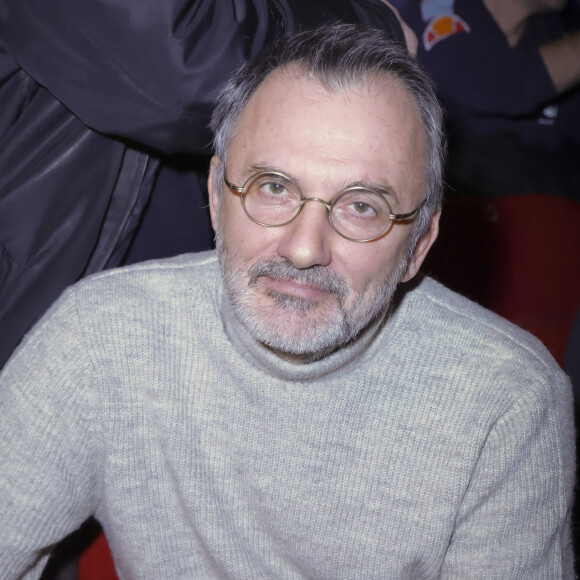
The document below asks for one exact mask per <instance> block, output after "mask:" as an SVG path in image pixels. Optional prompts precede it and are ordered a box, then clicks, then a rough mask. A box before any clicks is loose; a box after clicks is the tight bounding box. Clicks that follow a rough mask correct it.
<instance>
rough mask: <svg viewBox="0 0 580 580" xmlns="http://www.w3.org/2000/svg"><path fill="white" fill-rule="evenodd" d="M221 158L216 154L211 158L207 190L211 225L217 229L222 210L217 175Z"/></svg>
mask: <svg viewBox="0 0 580 580" xmlns="http://www.w3.org/2000/svg"><path fill="white" fill-rule="evenodd" d="M219 163H220V159H219V157H217V156H216V155H214V156H213V157H212V158H211V162H210V164H209V176H208V178H207V190H208V192H209V214H210V216H211V225H212V226H213V229H214V231H215V229H216V226H217V221H218V216H219V212H220V192H219V191H216V183H215V176H216V172H217V168H218V166H219Z"/></svg>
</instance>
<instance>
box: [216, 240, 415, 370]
mask: <svg viewBox="0 0 580 580" xmlns="http://www.w3.org/2000/svg"><path fill="white" fill-rule="evenodd" d="M216 246H217V249H218V255H219V260H220V264H221V267H222V274H223V278H224V283H225V287H226V291H227V294H228V297H229V300H230V303H231V306H232V308H233V311H234V314H235V316H236V317H237V318H238V320H239V321H240V322H241V323H242V325H243V326H244V327H245V328H246V329H247V331H248V332H249V333H250V335H251V336H252V337H253V338H255V339H256V340H258V341H259V342H261V343H263V344H264V345H266V346H267V347H269V348H270V349H272V350H274V351H275V352H277V353H278V354H280V355H289V357H290V358H292V357H297V358H299V359H300V361H301V362H309V361H313V360H317V359H320V358H322V357H324V356H325V355H327V354H329V353H330V352H332V351H334V350H336V349H337V348H340V347H341V346H343V345H345V344H347V343H349V342H350V341H352V340H354V339H355V338H356V336H357V335H358V334H359V332H361V331H362V330H363V329H364V328H366V327H367V326H368V325H369V324H370V323H371V322H372V321H373V320H374V319H375V318H376V317H377V315H378V314H379V313H382V312H384V311H385V310H386V309H387V308H388V307H389V305H390V303H391V299H392V296H393V294H394V292H395V290H396V288H397V285H398V284H399V282H400V280H401V278H402V276H403V275H404V273H405V271H406V269H407V265H408V262H409V260H408V259H406V260H403V261H402V262H401V264H400V265H399V267H398V269H397V270H396V271H395V272H394V273H393V275H391V276H389V277H388V278H386V279H385V280H384V281H383V282H382V283H381V284H380V285H379V286H378V288H375V289H374V290H373V288H371V287H370V284H367V285H366V286H365V288H364V289H363V290H361V291H359V292H355V291H353V290H352V288H351V287H350V285H349V284H348V282H347V281H346V280H345V279H344V278H343V277H342V276H340V275H339V274H337V273H336V272H334V271H332V270H331V269H330V268H328V267H325V266H312V267H310V268H306V269H303V270H301V269H297V268H295V267H294V266H293V264H292V263H291V262H290V260H288V259H286V258H281V257H271V258H260V259H259V260H258V261H257V262H256V263H254V264H253V265H252V266H251V267H250V268H249V270H245V269H244V268H245V266H244V264H243V262H242V261H241V260H240V259H239V258H237V257H235V256H232V255H230V254H229V253H228V252H227V251H226V250H225V248H224V245H223V242H222V240H221V235H220V233H219V231H218V232H216ZM264 277H267V278H270V279H274V280H286V279H289V280H295V281H297V282H300V283H303V284H308V285H312V286H314V287H316V288H320V289H321V290H324V291H325V292H328V293H330V294H332V295H333V296H334V298H335V302H334V304H333V303H332V302H331V303H330V304H327V303H326V301H325V304H319V303H317V302H316V301H313V300H308V299H305V298H300V297H297V296H290V295H288V294H283V293H280V292H276V291H274V290H268V291H267V292H266V293H265V294H266V295H267V296H268V297H269V298H270V299H271V302H272V304H271V305H270V306H268V307H266V308H264V307H261V306H260V305H259V297H258V294H257V290H256V285H257V284H258V282H259V280H260V279H261V278H264ZM246 279H247V280H248V281H247V283H246V282H245V280H246ZM353 293H354V294H355V295H354V296H353ZM349 298H350V300H349ZM347 302H350V304H351V306H346V303H347ZM296 319H298V320H296ZM286 321H290V322H289V323H285V322H286ZM292 327H294V328H295V330H294V332H293V331H292V330H293V328H292Z"/></svg>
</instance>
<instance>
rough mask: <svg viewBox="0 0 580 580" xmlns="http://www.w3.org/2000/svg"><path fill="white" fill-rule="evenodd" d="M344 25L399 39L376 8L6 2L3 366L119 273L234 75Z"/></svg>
mask: <svg viewBox="0 0 580 580" xmlns="http://www.w3.org/2000/svg"><path fill="white" fill-rule="evenodd" d="M337 20H341V21H346V22H363V23H365V24H368V25H372V26H375V27H380V28H384V29H387V30H391V31H392V32H393V34H395V35H397V37H398V38H399V39H401V41H402V38H403V37H402V31H401V28H400V26H399V23H398V22H397V20H396V19H395V17H394V15H393V14H392V12H391V11H390V10H389V9H388V8H387V7H385V6H384V5H383V4H382V2H381V1H380V0H314V1H313V0H163V1H159V0H133V1H131V0H115V1H109V2H104V1H102V0H82V1H80V2H79V0H52V1H51V2H47V1H46V0H26V1H23V0H3V2H2V4H1V5H0V367H1V366H2V364H3V363H4V362H5V360H6V359H7V358H8V357H9V355H10V353H11V352H12V350H13V348H14V347H15V345H16V344H17V343H18V341H19V340H20V338H21V337H22V335H23V334H24V333H25V332H26V331H27V329H28V328H29V327H30V326H31V325H32V324H33V323H34V322H35V321H36V320H37V319H38V318H39V317H40V316H41V315H42V314H43V313H44V311H45V310H46V309H47V308H48V307H49V306H50V304H51V303H52V302H53V301H54V300H55V299H56V298H57V297H58V295H59V294H60V293H61V292H62V290H63V289H64V288H65V287H67V286H68V285H70V284H72V283H74V282H75V281H76V280H78V279H79V278H80V277H82V276H85V275H87V274H90V273H92V272H96V271H99V270H102V269H103V268H108V267H112V266H116V265H118V264H119V262H120V260H121V259H122V257H123V254H124V252H125V251H126V248H127V245H128V243H129V242H130V240H131V239H132V235H133V233H134V230H135V228H136V225H137V223H138V220H139V217H140V216H141V213H142V210H143V207H144V204H145V203H146V201H147V198H148V196H149V193H150V191H151V188H152V185H153V182H154V178H155V174H156V171H157V169H158V167H159V160H158V159H157V155H158V154H159V153H174V152H189V153H199V152H206V153H207V152H208V150H209V145H210V142H211V135H210V133H209V130H208V128H207V126H208V121H209V116H210V112H211V109H212V105H213V102H214V99H215V96H216V94H217V92H218V91H219V89H220V87H221V86H222V83H223V81H224V79H225V78H226V77H227V75H228V74H229V73H230V71H232V70H233V69H234V68H235V67H236V66H238V65H239V64H240V63H241V62H242V61H244V60H245V59H247V58H248V57H250V56H251V55H253V54H255V53H256V52H257V51H258V50H260V48H262V47H263V46H264V45H265V44H267V43H268V42H270V41H271V40H272V39H273V38H275V37H276V36H277V35H280V34H284V33H288V32H293V31H296V30H299V29H305V28H309V27H315V26H318V25H320V24H323V23H329V22H335V21H337Z"/></svg>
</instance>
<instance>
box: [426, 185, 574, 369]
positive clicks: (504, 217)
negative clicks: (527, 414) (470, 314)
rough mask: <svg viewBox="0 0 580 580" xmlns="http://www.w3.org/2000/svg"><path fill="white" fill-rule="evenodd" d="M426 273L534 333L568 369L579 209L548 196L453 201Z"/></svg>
mask: <svg viewBox="0 0 580 580" xmlns="http://www.w3.org/2000/svg"><path fill="white" fill-rule="evenodd" d="M423 270H424V271H425V272H426V273H428V274H431V275H432V276H433V277H435V278H436V279H438V280H440V281H441V282H443V283H444V284H446V285H447V286H449V287H451V288H453V289H454V290H457V291H459V292H460V293H462V294H465V295H466V296H468V297H470V298H472V299H474V300H475V301H476V302H479V303H480V304H482V305H483V306H486V307H487V308H490V309H491V310H493V311H495V312H497V313H498V314H500V315H502V316H504V317H505V318H507V319H508V320H511V321H512V322H514V323H516V324H518V325H519V326H522V327H523V328H525V329H527V330H529V331H530V332H531V333H532V334H534V335H535V336H537V337H538V338H539V339H540V340H542V342H544V344H545V345H546V346H547V347H548V349H549V350H550V351H551V353H552V355H553V356H554V358H555V359H556V360H557V361H558V362H559V363H560V365H562V364H563V359H564V350H565V345H566V340H567V338H568V335H569V334H570V330H571V328H572V323H573V321H574V317H575V315H576V313H577V312H578V310H579V309H580V204H579V203H577V202H575V201H572V200H569V199H565V198H562V197H557V196H552V195H545V194H528V195H518V196H508V197H494V198H454V199H452V200H450V201H448V202H447V203H446V204H445V206H444V210H443V214H442V218H441V233H440V236H439V239H438V240H437V242H436V243H435V246H434V247H433V249H432V251H431V253H430V255H429V256H428V257H427V260H426V263H425V265H424V267H423Z"/></svg>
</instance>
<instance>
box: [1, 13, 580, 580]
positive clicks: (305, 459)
mask: <svg viewBox="0 0 580 580" xmlns="http://www.w3.org/2000/svg"><path fill="white" fill-rule="evenodd" d="M441 120H442V112H441V109H440V106H439V104H438V103H437V100H436V98H435V96H434V93H433V89H432V86H431V83H430V82H429V80H428V78H427V77H426V76H425V74H424V73H423V72H422V70H421V69H420V68H419V67H418V65H417V64H416V62H415V61H414V59H413V58H411V57H410V56H409V54H408V53H407V50H406V49H405V47H404V45H403V43H402V42H401V41H399V40H394V39H393V38H391V37H389V36H387V35H385V33H383V32H381V31H377V30H374V31H373V30H369V29H367V28H363V27H358V26H355V25H334V26H330V27H326V28H322V29H319V30H317V31H314V32H307V33H303V34H300V35H297V36H295V37H290V38H287V39H284V40H282V41H280V42H278V43H277V44H276V45H275V46H274V47H272V48H271V49H269V50H267V51H265V52H262V53H260V54H259V55H258V56H257V57H255V58H254V59H253V60H251V61H250V62H249V63H248V64H246V65H244V66H243V67H242V68H241V69H240V70H239V71H238V73H237V74H236V75H235V76H234V77H233V78H232V79H231V80H230V82H229V83H228V85H227V86H226V87H225V89H224V91H223V92H222V94H221V97H220V99H219V102H218V105H217V108H216V111H215V113H214V116H213V121H212V128H213V130H214V134H215V157H214V158H213V160H212V164H211V170H210V176H209V190H210V210H211V215H212V221H213V225H214V228H215V231H216V242H217V251H216V252H207V253H202V254H198V255H186V256H182V257H179V258H174V259H170V260H167V261H158V262H150V263H146V264H142V265H137V266H132V267H129V268H124V269H120V270H114V271H111V272H108V273H104V274H99V275H97V276H95V277H92V278H91V279H89V280H86V281H84V282H81V283H80V284H78V285H76V286H75V287H73V288H72V289H71V290H70V291H68V292H67V293H66V294H65V296H64V297H63V298H62V299H61V300H60V301H59V303H58V304H57V305H56V306H55V307H54V308H53V309H52V310H51V312H50V313H49V314H48V315H47V316H46V317H45V319H44V320H43V321H42V322H41V323H40V324H39V325H38V327H37V329H36V330H35V331H34V332H33V333H32V335H31V336H30V337H28V338H27V340H26V341H25V344H24V345H23V346H22V347H21V348H20V350H19V351H18V352H17V354H16V355H15V356H14V357H13V359H12V360H11V362H10V363H9V364H8V365H7V367H6V369H5V372H4V374H3V376H2V378H1V379H0V383H1V384H0V393H1V397H2V399H1V400H2V411H1V414H0V422H1V424H2V430H3V432H4V433H8V435H9V438H10V440H11V442H12V443H11V445H10V446H7V445H4V446H2V447H0V453H1V454H2V455H1V457H2V465H3V473H2V475H1V476H0V508H1V509H0V525H1V529H2V530H3V532H5V533H4V534H3V538H2V539H1V540H0V561H2V562H3V564H5V566H4V568H3V570H4V571H3V572H2V573H0V577H14V576H18V574H20V573H22V571H24V570H26V569H30V568H31V567H33V566H34V562H35V558H38V556H39V554H42V553H43V551H44V550H46V548H47V546H49V545H51V544H52V543H54V542H55V541H57V540H58V539H59V538H60V537H62V536H63V535H64V534H66V533H67V532H69V531H71V530H72V529H74V528H75V526H78V525H79V524H80V523H81V522H82V521H83V520H84V519H85V518H86V517H88V516H89V515H91V514H94V515H95V516H96V517H97V519H98V520H99V521H100V522H101V523H102V525H103V528H104V531H105V533H106V535H107V537H108V540H109V544H110V546H111V549H112V552H113V556H114V559H115V563H116V566H117V568H118V571H119V573H120V576H121V577H134V578H161V577H163V578H165V577H170V578H174V577H175V578H176V577H187V578H236V579H241V578H252V579H254V578H364V579H369V578H439V577H453V578H485V579H489V578H516V577H517V578H561V577H572V554H571V550H570V538H569V511H570V506H571V496H572V486H573V474H574V465H573V463H574V459H573V458H574V443H573V436H574V433H573V431H574V428H573V422H572V418H571V406H572V405H571V400H570V399H571V397H570V386H569V383H568V381H567V379H566V377H565V376H564V375H563V373H562V372H561V371H560V369H559V368H558V367H557V365H556V363H555V362H554V361H553V360H552V359H551V358H550V356H549V355H548V354H547V352H546V350H545V349H544V348H543V347H542V346H541V345H540V344H539V343H538V341H537V340H535V339H534V338H532V337H531V336H529V335H528V334H527V333H525V332H523V331H522V330H520V329H517V328H515V327H514V326H512V325H510V324H509V323H507V322H506V321H504V320H502V319H500V318H498V317H497V316H495V315H493V314H491V313H489V312H486V311H484V310H483V309H481V308H479V307H478V306H476V305H474V304H472V303H470V302H469V301H468V300H466V299H464V298H462V297H460V296H457V295H455V294H454V293H452V292H451V291H449V290H447V289H445V288H443V287H442V286H441V285H439V284H438V283H436V282H435V281H433V280H431V279H429V278H426V277H424V276H421V275H420V276H418V275H417V273H418V270H419V267H420V266H421V263H422V261H423V259H424V258H425V255H426V254H427V252H428V251H429V248H430V246H431V245H432V243H433V242H434V240H435V238H436V236H437V227H438V218H439V212H440V206H441V190H442V176H441V167H442V162H443V157H444V138H443V135H442V131H441ZM401 282H404V284H400V283H401ZM57 416H58V421H54V420H53V419H54V418H55V417H57ZM24 417H26V421H25V422H24V419H23V418H24ZM63 506H66V509H63ZM6 570H7V572H6ZM2 574H4V576H2Z"/></svg>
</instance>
